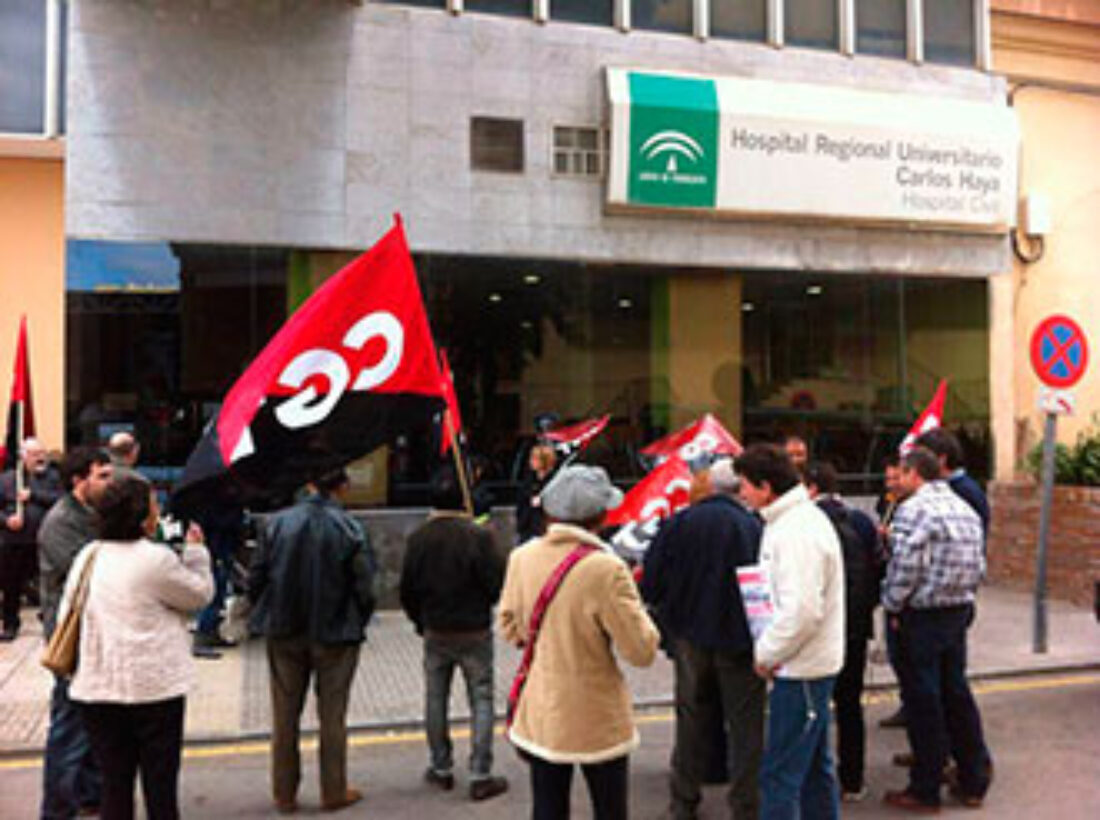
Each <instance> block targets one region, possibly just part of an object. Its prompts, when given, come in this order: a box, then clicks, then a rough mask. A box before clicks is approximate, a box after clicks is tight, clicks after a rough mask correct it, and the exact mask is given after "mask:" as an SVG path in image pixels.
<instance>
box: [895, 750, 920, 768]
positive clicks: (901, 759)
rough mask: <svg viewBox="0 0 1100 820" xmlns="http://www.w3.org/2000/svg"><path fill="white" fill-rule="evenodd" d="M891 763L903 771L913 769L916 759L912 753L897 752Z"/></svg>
mask: <svg viewBox="0 0 1100 820" xmlns="http://www.w3.org/2000/svg"><path fill="white" fill-rule="evenodd" d="M891 762H892V763H893V764H894V765H895V766H900V767H901V768H903V769H911V768H913V764H914V763H916V762H917V759H916V758H915V757H914V756H913V753H912V752H898V753H897V754H896V755H894V756H893V758H892V759H891Z"/></svg>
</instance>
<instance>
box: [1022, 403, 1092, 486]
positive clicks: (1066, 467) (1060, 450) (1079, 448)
mask: <svg viewBox="0 0 1100 820" xmlns="http://www.w3.org/2000/svg"><path fill="white" fill-rule="evenodd" d="M1096 423H1097V419H1096V417H1094V423H1093V426H1092V427H1090V428H1089V429H1088V430H1085V431H1083V432H1082V433H1080V434H1079V435H1078V436H1077V442H1076V443H1075V444H1074V445H1073V446H1072V447H1069V446H1067V445H1065V444H1056V445H1054V483H1055V484H1072V485H1077V486H1084V487H1100V427H1097V426H1096ZM1042 461H1043V445H1042V444H1037V445H1035V447H1033V448H1032V450H1031V452H1030V453H1028V454H1027V467H1028V471H1029V472H1031V473H1032V474H1033V475H1034V476H1035V477H1036V478H1039V477H1040V470H1041V469H1042Z"/></svg>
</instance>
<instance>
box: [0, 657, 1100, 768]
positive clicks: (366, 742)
mask: <svg viewBox="0 0 1100 820" xmlns="http://www.w3.org/2000/svg"><path fill="white" fill-rule="evenodd" d="M1097 683H1100V674H1089V675H1063V676H1059V677H1035V678H1015V679H1010V680H992V681H978V682H974V683H972V684H971V689H972V690H973V691H974V694H975V695H987V694H1000V693H1004V692H1035V691H1040V690H1045V689H1062V688H1066V687H1070V686H1089V685H1092V684H1097ZM897 699H898V696H897V692H896V691H889V692H871V693H868V694H866V695H864V698H863V700H864V703H868V704H878V703H891V702H894V701H896V700H897ZM673 717H674V713H673V710H672V709H669V708H668V707H657V708H655V709H652V710H650V709H647V710H645V711H642V712H639V713H638V714H637V715H636V716H635V720H636V721H637V723H639V724H655V723H667V722H669V721H671V720H672V719H673ZM495 731H496V733H497V734H498V735H499V734H503V732H504V728H503V726H499V725H498V726H497V727H496V730H495ZM451 734H452V735H453V736H454V737H457V738H467V737H469V736H470V729H469V727H461V728H455V729H454V730H453V731H452V732H451ZM423 742H424V732H423V731H419V730H415V731H371V730H366V731H364V732H362V733H360V734H353V735H351V736H350V737H348V745H349V746H351V747H352V748H363V747H368V746H395V745H398V744H403V743H423ZM270 748H271V747H270V745H269V744H268V742H267V741H266V740H256V741H244V742H238V743H212V744H210V745H202V746H188V747H186V748H184V750H183V756H184V758H185V759H187V760H204V759H213V758H219V757H240V756H247V755H266V754H268V753H269V751H270ZM302 748H303V749H306V750H312V749H315V748H317V739H316V738H315V737H310V738H304V739H303V740H302ZM41 766H42V755H41V754H39V753H33V754H29V755H27V756H26V757H12V758H9V759H7V760H0V771H18V770H25V769H37V768H41Z"/></svg>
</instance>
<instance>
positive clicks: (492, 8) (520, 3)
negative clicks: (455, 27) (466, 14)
mask: <svg viewBox="0 0 1100 820" xmlns="http://www.w3.org/2000/svg"><path fill="white" fill-rule="evenodd" d="M462 7H463V9H465V10H466V11H480V12H484V13H485V14H506V15H508V16H510V17H532V16H533V15H534V12H533V11H532V9H531V0H466V2H465V3H464V4H463V6H462Z"/></svg>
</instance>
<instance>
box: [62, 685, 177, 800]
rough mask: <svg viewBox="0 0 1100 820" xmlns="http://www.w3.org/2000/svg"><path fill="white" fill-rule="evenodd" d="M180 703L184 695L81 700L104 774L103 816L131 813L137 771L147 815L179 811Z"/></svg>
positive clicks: (86, 725) (89, 732) (86, 722)
mask: <svg viewBox="0 0 1100 820" xmlns="http://www.w3.org/2000/svg"><path fill="white" fill-rule="evenodd" d="M183 704H184V699H183V698H182V697H178V698H171V699H169V700H161V701H156V702H154V703H138V704H121V703H85V704H82V706H83V712H84V726H85V728H87V730H88V737H89V738H90V740H91V742H92V751H93V752H94V753H95V756H96V760H97V761H98V762H99V768H100V772H101V773H102V776H103V792H102V797H101V800H100V804H99V816H100V818H102V820H131V819H132V818H133V816H134V780H135V778H136V776H137V774H138V772H139V771H140V772H141V793H142V796H143V797H144V798H145V814H146V816H147V817H148V818H149V820H177V818H178V817H179V816H180V811H179V801H178V791H179V774H180V750H181V748H182V746H183Z"/></svg>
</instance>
